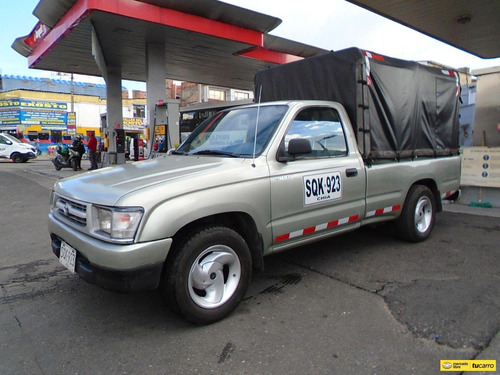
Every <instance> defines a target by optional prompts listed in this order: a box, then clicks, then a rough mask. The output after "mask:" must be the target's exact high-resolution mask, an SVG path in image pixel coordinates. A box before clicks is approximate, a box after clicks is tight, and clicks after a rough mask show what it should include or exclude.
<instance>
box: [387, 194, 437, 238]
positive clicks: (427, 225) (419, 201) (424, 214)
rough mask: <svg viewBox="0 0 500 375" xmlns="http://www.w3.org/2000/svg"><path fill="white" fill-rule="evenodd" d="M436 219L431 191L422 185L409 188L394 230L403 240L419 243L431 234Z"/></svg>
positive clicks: (434, 203)
mask: <svg viewBox="0 0 500 375" xmlns="http://www.w3.org/2000/svg"><path fill="white" fill-rule="evenodd" d="M435 217H436V202H435V197H434V194H433V193H432V191H431V190H430V189H429V188H428V187H427V186H424V185H414V186H412V187H411V189H410V191H409V192H408V195H407V197H406V201H405V204H404V206H403V211H402V212H401V216H400V217H399V219H398V220H397V221H396V230H397V233H398V235H399V237H401V238H402V239H404V240H407V241H411V242H420V241H423V240H425V239H426V238H427V237H429V235H430V234H431V231H432V228H433V227H434V220H435Z"/></svg>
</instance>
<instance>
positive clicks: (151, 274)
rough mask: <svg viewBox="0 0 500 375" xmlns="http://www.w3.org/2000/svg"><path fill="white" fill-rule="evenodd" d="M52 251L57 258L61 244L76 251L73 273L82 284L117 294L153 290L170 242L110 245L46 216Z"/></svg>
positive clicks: (169, 239) (159, 275) (158, 278)
mask: <svg viewBox="0 0 500 375" xmlns="http://www.w3.org/2000/svg"><path fill="white" fill-rule="evenodd" d="M49 233H50V237H51V242H52V251H53V252H54V254H55V255H56V256H57V257H59V253H60V249H61V241H65V242H66V243H68V244H69V245H70V246H71V247H73V248H74V249H76V250H77V256H76V267H75V271H76V273H77V274H78V275H79V276H80V277H81V278H82V279H83V280H85V281H87V282H89V283H91V284H96V285H99V286H101V287H103V288H105V289H110V290H114V291H119V292H131V291H137V290H147V289H155V288H157V287H158V285H159V283H160V279H161V273H162V270H163V265H164V263H165V259H166V258H167V255H168V252H169V250H170V247H171V245H172V239H171V238H166V239H161V240H157V241H151V242H143V243H134V244H128V245H122V244H112V243H108V242H104V241H101V240H98V239H96V238H93V237H90V236H88V235H86V234H84V233H81V232H78V231H77V230H75V229H73V228H70V227H69V226H67V225H65V224H64V223H61V222H60V221H58V220H56V219H55V218H54V216H52V214H50V215H49Z"/></svg>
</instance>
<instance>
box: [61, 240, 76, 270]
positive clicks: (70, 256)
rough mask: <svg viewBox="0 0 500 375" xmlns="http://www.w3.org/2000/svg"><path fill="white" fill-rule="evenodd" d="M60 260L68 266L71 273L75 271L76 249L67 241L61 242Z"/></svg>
mask: <svg viewBox="0 0 500 375" xmlns="http://www.w3.org/2000/svg"><path fill="white" fill-rule="evenodd" d="M59 262H60V263H61V264H62V265H63V266H64V267H66V268H67V269H68V270H69V271H70V272H71V273H75V264H76V250H75V249H73V248H72V247H71V246H70V245H68V244H67V243H66V242H64V241H63V242H61V253H60V255H59Z"/></svg>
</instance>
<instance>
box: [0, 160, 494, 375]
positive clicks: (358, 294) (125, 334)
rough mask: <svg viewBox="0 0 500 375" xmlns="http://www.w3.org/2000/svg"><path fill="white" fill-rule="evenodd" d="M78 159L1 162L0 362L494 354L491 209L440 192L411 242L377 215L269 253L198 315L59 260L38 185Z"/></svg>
mask: <svg viewBox="0 0 500 375" xmlns="http://www.w3.org/2000/svg"><path fill="white" fill-rule="evenodd" d="M85 162H86V161H84V163H85ZM87 163H88V162H87ZM84 166H86V165H85V164H84ZM87 167H88V166H87ZM78 173H85V171H83V172H74V171H72V170H70V169H63V170H61V171H55V170H54V168H53V167H52V165H51V164H50V161H47V160H37V161H35V162H29V163H26V164H20V165H14V164H11V163H10V164H9V163H4V162H0V180H1V181H2V183H1V184H0V200H1V204H0V217H2V226H1V227H0V238H2V240H3V245H2V247H0V255H1V258H0V259H1V261H0V262H1V263H0V337H1V338H2V339H1V340H0V373H1V374H2V375H10V374H15V375H19V374H30V375H31V374H44V375H45V374H91V375H98V374H124V373H127V374H184V373H188V372H189V373H200V374H252V375H254V374H269V373H273V374H356V375H358V374H369V375H374V374H385V375H387V374H389V375H392V374H398V375H399V374H417V375H420V374H423V375H424V374H425V375H427V374H439V373H441V372H440V371H439V361H440V360H442V359H457V360H463V359H473V358H477V359H496V360H497V361H498V360H500V355H499V354H500V353H499V341H500V340H499V338H498V337H499V335H498V329H499V327H500V296H499V295H498V294H499V285H500V284H499V283H498V281H499V279H500V275H499V273H498V269H500V249H499V246H498V242H499V241H498V239H499V231H500V219H499V218H500V215H497V214H496V212H497V211H496V209H482V210H481V209H480V208H477V207H467V206H461V205H446V206H445V212H444V213H442V214H440V215H438V217H437V221H436V228H435V230H434V232H433V235H432V236H431V238H430V239H429V240H428V241H425V242H424V243H421V244H408V243H405V242H401V241H399V240H397V239H396V238H394V236H393V233H392V228H391V226H390V225H381V226H378V227H376V228H374V229H372V228H365V229H362V230H359V231H356V232H352V233H349V234H346V235H343V236H339V237H335V238H332V239H329V240H326V241H322V242H320V243H316V244H314V245H311V246H304V247H301V248H298V249H294V250H291V251H288V252H284V253H280V254H276V255H274V256H271V257H268V258H266V261H265V266H266V270H265V271H264V272H263V273H261V274H257V275H254V277H253V280H252V284H251V287H250V290H249V291H248V293H247V296H246V298H245V300H244V301H243V303H242V304H241V305H240V307H239V308H238V309H237V310H236V312H235V313H234V314H232V315H231V316H230V317H228V318H227V319H225V320H223V321H221V322H218V323H216V324H213V325H210V326H204V327H198V326H193V325H191V324H189V323H186V322H185V321H183V320H182V319H179V318H178V317H177V316H175V315H174V314H172V313H171V312H170V311H169V310H168V308H167V306H165V305H164V304H163V303H162V302H161V299H160V296H159V294H158V293H156V292H147V293H138V294H132V295H124V294H116V293H111V292H108V291H105V290H102V289H100V288H97V287H94V286H92V285H89V284H87V283H85V282H83V281H81V280H80V279H79V278H78V277H77V276H74V275H71V274H69V273H68V272H67V271H66V270H65V269H64V268H63V267H62V266H60V265H59V264H58V262H57V259H56V258H55V257H54V255H53V254H52V252H51V250H50V246H49V239H48V235H47V229H46V219H45V218H46V215H47V212H48V197H49V192H50V188H51V186H52V185H53V183H54V181H56V180H57V179H59V178H62V177H65V176H70V175H73V174H78ZM483 210H488V211H487V212H488V213H489V214H492V216H484V214H482V213H481V212H482V211H483ZM490 210H491V211H490ZM5 218H9V220H5ZM474 374H477V372H474Z"/></svg>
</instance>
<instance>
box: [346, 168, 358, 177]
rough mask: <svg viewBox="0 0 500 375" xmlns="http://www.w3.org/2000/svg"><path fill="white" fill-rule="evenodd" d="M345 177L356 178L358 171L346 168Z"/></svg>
mask: <svg viewBox="0 0 500 375" xmlns="http://www.w3.org/2000/svg"><path fill="white" fill-rule="evenodd" d="M345 175H346V176H347V177H356V176H357V175H358V170H357V168H347V169H346V170H345Z"/></svg>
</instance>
